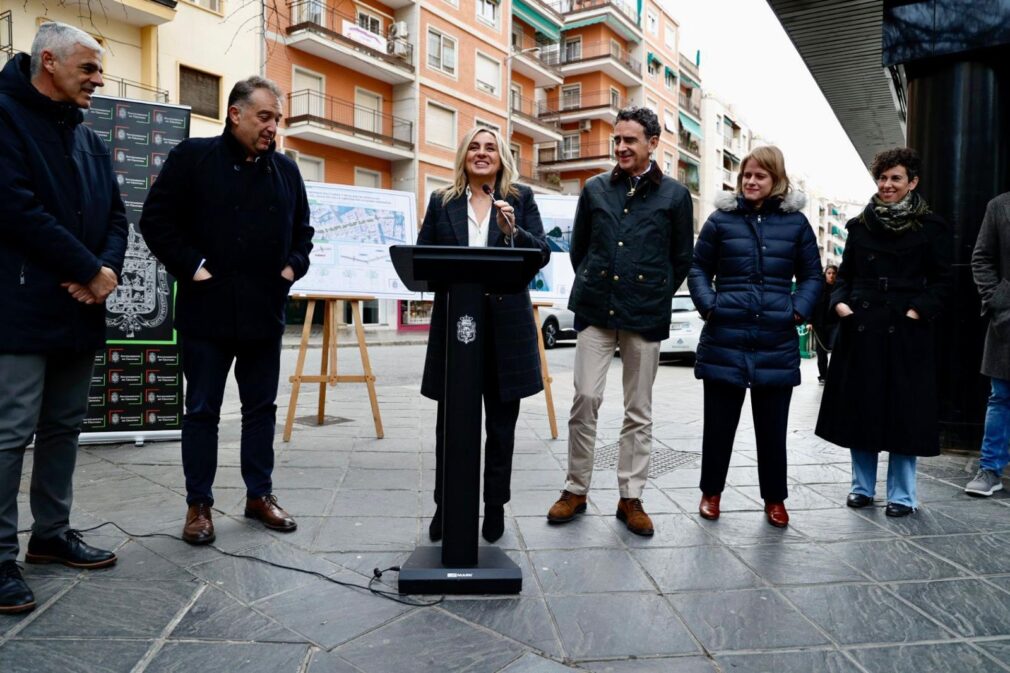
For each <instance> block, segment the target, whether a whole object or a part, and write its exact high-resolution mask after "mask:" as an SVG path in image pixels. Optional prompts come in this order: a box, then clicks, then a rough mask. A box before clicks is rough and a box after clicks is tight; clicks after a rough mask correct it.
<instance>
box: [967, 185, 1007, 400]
mask: <svg viewBox="0 0 1010 673" xmlns="http://www.w3.org/2000/svg"><path fill="white" fill-rule="evenodd" d="M971 271H972V275H973V276H974V278H975V285H976V286H978V294H979V296H980V297H981V299H982V315H984V316H987V317H988V318H989V328H988V331H987V332H986V335H985V351H984V352H983V353H982V373H983V374H985V375H986V376H989V377H992V378H997V379H1003V380H1010V278H1008V276H1010V192H1006V193H1005V194H1000V195H999V196H997V197H996V198H994V199H993V200H992V201H990V202H989V205H988V206H986V209H985V218H983V220H982V228H981V229H980V230H979V232H978V240H977V241H976V243H975V251H974V253H972V256H971Z"/></svg>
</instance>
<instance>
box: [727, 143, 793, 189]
mask: <svg viewBox="0 0 1010 673" xmlns="http://www.w3.org/2000/svg"><path fill="white" fill-rule="evenodd" d="M751 160H754V161H756V162H757V165H758V166H760V167H761V168H763V169H765V170H766V171H768V172H769V173H771V176H772V191H771V193H770V194H769V195H768V198H772V197H779V198H783V197H784V196H785V195H786V194H788V193H789V192H790V191H791V190H792V186H791V185H790V184H789V176H788V175H786V159H785V157H783V156H782V150H780V149H779V148H777V147H775V146H774V145H762V146H761V147H755V148H754V149H753V150H752V151H751V153H750V154H748V155H747V156H745V157H744V158H743V161H741V162H740V173H739V174H738V175H737V176H736V191H737V193H738V194H743V171H744V169H745V168H747V162H748V161H751Z"/></svg>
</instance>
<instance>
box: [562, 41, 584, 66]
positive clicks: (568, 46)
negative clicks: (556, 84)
mask: <svg viewBox="0 0 1010 673" xmlns="http://www.w3.org/2000/svg"><path fill="white" fill-rule="evenodd" d="M581 59H582V38H581V37H580V38H576V39H574V40H565V63H571V62H572V61H578V60H581Z"/></svg>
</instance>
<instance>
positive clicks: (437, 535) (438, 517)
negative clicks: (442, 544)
mask: <svg viewBox="0 0 1010 673" xmlns="http://www.w3.org/2000/svg"><path fill="white" fill-rule="evenodd" d="M428 539H429V540H431V541H432V542H438V541H439V540H441V539H442V508H441V507H436V508H435V515H434V516H432V517H431V523H430V524H428Z"/></svg>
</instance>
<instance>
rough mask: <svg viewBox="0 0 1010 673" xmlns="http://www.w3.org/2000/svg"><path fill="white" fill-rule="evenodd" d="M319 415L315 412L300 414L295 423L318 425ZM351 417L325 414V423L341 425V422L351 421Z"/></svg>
mask: <svg viewBox="0 0 1010 673" xmlns="http://www.w3.org/2000/svg"><path fill="white" fill-rule="evenodd" d="M318 418H319V417H318V416H316V415H315V414H311V415H309V416H298V417H297V418H295V423H298V424H299V425H315V426H318V425H319V423H317V422H316V421H317V419H318ZM350 422H351V419H350V418H344V417H342V416H330V415H329V414H324V415H323V425H340V424H341V423H350Z"/></svg>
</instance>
